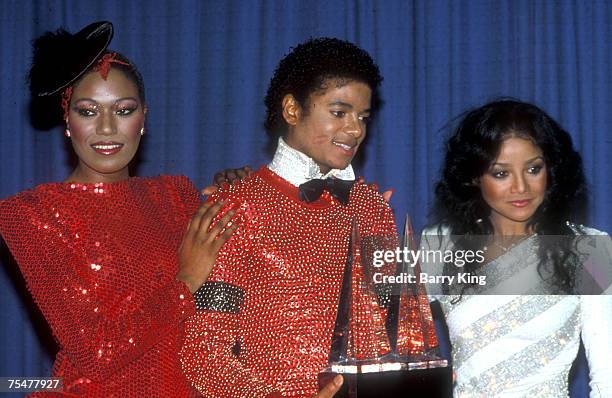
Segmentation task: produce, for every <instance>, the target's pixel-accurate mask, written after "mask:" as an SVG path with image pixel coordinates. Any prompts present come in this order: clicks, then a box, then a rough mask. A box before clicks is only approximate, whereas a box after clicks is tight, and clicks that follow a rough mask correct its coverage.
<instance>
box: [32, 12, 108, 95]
mask: <svg viewBox="0 0 612 398" xmlns="http://www.w3.org/2000/svg"><path fill="white" fill-rule="evenodd" d="M112 38H113V24H112V23H110V22H107V21H99V22H94V23H92V24H90V25H87V26H86V27H84V28H83V29H81V30H80V31H79V32H77V33H75V34H70V33H67V32H65V31H61V30H60V31H57V32H56V33H47V34H45V35H43V36H41V37H40V38H39V39H37V40H36V41H35V42H34V58H33V61H32V68H31V69H30V89H31V91H32V94H33V95H36V96H50V95H54V94H57V93H58V92H60V91H61V90H63V89H64V88H66V87H68V86H70V85H72V84H73V83H74V82H75V81H77V80H78V79H79V78H80V77H81V76H83V74H85V72H87V71H88V70H89V69H90V68H91V67H92V66H93V64H94V63H95V62H96V61H97V60H98V59H99V58H100V56H101V55H102V54H103V53H104V51H106V49H107V48H108V45H109V44H110V41H111V40H112Z"/></svg>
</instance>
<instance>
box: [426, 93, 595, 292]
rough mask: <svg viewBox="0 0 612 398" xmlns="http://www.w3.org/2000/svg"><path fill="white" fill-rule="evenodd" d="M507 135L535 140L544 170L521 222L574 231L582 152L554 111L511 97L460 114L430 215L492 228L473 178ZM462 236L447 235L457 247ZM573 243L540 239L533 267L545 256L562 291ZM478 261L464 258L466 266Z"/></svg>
mask: <svg viewBox="0 0 612 398" xmlns="http://www.w3.org/2000/svg"><path fill="white" fill-rule="evenodd" d="M509 136H517V137H522V138H526V139H529V140H531V141H532V142H533V143H534V145H536V146H538V147H539V148H540V149H541V150H542V153H543V157H544V161H545V164H546V169H547V173H548V175H547V176H548V178H547V187H546V192H545V195H544V200H543V202H542V204H541V205H540V206H539V207H538V209H537V210H536V212H535V213H534V215H533V217H532V218H531V219H530V220H529V224H528V225H529V226H531V227H532V228H533V231H534V232H535V233H537V234H538V235H554V236H562V235H566V236H572V235H575V230H574V229H573V227H572V225H570V224H568V221H572V222H577V223H581V222H583V217H584V214H585V213H584V206H585V204H586V199H587V188H586V182H585V181H586V180H585V177H584V171H583V168H582V159H581V157H580V155H579V154H578V152H576V151H575V150H574V148H573V145H572V139H571V137H570V135H569V134H568V133H567V132H566V131H565V130H564V129H563V128H562V127H561V126H560V125H559V124H558V123H557V122H556V121H555V120H554V119H552V118H551V117H550V116H549V115H547V114H546V113H545V112H544V111H543V110H541V109H540V108H538V107H537V106H535V105H532V104H529V103H525V102H521V101H517V100H514V99H502V100H497V101H494V102H490V103H488V104H485V105H483V106H481V107H479V108H476V109H473V110H471V111H468V112H466V113H465V114H464V115H463V116H462V117H461V118H460V122H459V123H458V125H457V127H456V128H455V129H454V131H453V133H452V135H451V136H450V137H449V139H448V140H447V142H446V156H445V159H444V165H443V168H442V176H441V179H440V181H439V182H438V183H437V184H436V188H435V196H436V199H435V206H434V216H435V218H436V221H437V223H438V224H439V225H445V226H447V227H448V228H449V229H450V234H451V235H453V236H470V235H490V234H492V233H493V225H492V224H491V222H490V221H489V213H490V211H491V209H490V208H489V206H488V205H487V203H486V202H485V201H484V199H483V197H482V194H481V191H480V187H479V186H478V185H477V184H475V183H474V181H477V180H478V178H480V177H481V176H482V175H483V174H485V172H487V170H488V169H489V167H490V166H491V164H492V163H493V162H494V161H495V159H496V158H497V156H498V154H499V151H500V148H501V145H502V143H503V141H504V140H505V139H506V138H508V137H509ZM468 241H469V239H467V240H462V239H459V240H458V241H457V242H453V243H454V244H456V245H458V246H459V247H460V248H461V246H466V245H469V244H468V243H466V242H468ZM573 246H574V245H573V239H541V240H540V242H539V253H538V255H539V264H538V271H539V272H540V275H542V270H543V267H545V268H548V267H550V265H551V264H552V267H553V268H552V269H551V271H552V275H553V279H554V280H551V281H550V282H551V283H553V284H554V285H555V286H556V287H557V288H559V289H560V290H561V291H564V292H569V291H571V290H572V289H573V287H574V278H573V275H574V270H573V267H574V266H575V264H576V260H577V254H576V253H575V251H574V248H573ZM477 266H478V265H477V264H471V265H468V266H467V269H466V270H467V271H472V270H475V269H476V268H477ZM451 268H454V267H451ZM470 268H472V269H470Z"/></svg>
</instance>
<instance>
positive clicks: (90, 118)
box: [66, 68, 146, 183]
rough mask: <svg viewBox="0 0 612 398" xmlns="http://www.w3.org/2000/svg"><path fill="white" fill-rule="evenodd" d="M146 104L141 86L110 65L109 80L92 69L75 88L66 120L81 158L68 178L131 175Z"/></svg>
mask: <svg viewBox="0 0 612 398" xmlns="http://www.w3.org/2000/svg"><path fill="white" fill-rule="evenodd" d="M145 113H146V107H145V106H144V104H142V103H141V100H140V98H139V96H138V88H137V87H136V85H135V84H134V83H133V82H132V81H131V80H130V79H128V78H127V77H126V76H125V75H124V74H123V72H121V71H119V70H117V69H114V68H111V70H110V72H109V74H108V77H107V79H106V80H104V79H102V77H101V76H100V74H99V73H97V72H90V73H88V74H87V75H85V77H83V78H82V79H81V80H80V81H79V82H78V83H77V84H76V85H75V86H74V88H73V92H72V98H71V102H70V111H69V114H68V119H67V120H66V124H67V126H68V128H69V130H70V133H71V140H72V147H73V148H74V151H75V152H76V155H77V156H78V158H79V162H78V165H77V167H76V169H75V170H74V171H73V172H72V174H71V175H70V177H69V178H68V181H71V182H81V183H88V182H114V181H120V180H124V179H126V178H128V177H129V172H128V165H129V163H130V161H131V160H132V159H133V158H134V155H135V154H136V150H137V149H138V144H139V143H140V131H141V129H142V128H143V127H144V121H145Z"/></svg>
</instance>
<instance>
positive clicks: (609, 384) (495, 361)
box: [421, 228, 612, 398]
mask: <svg viewBox="0 0 612 398" xmlns="http://www.w3.org/2000/svg"><path fill="white" fill-rule="evenodd" d="M437 231H438V229H437V228H432V229H429V230H426V231H424V232H423V236H422V239H421V250H446V249H452V243H451V242H450V239H449V237H448V236H445V235H442V236H432V235H437ZM442 233H444V228H443V229H442ZM588 234H589V235H595V234H600V235H601V232H599V231H596V230H592V229H590V228H589V229H588ZM537 239H538V237H537V236H535V235H534V236H532V237H530V238H528V239H525V240H524V241H522V242H520V243H519V244H518V245H516V246H515V247H513V248H512V249H510V250H508V251H507V252H506V253H504V254H503V255H501V256H499V257H497V258H496V259H495V260H493V261H491V262H490V263H488V264H486V265H485V266H484V267H482V268H480V269H479V270H478V271H479V273H480V274H483V275H486V277H487V279H486V280H487V284H486V286H482V287H481V286H477V289H478V290H479V294H472V295H471V294H464V295H463V297H462V298H461V300H459V301H457V300H456V299H457V298H458V297H459V296H458V295H456V294H454V293H457V291H453V287H452V285H451V286H450V287H449V286H448V283H447V288H446V290H445V294H443V293H442V292H443V289H442V288H441V286H440V285H429V286H428V288H429V291H430V299H431V300H438V301H439V302H440V304H441V306H442V310H443V312H444V314H445V317H446V323H447V325H448V330H449V337H450V341H451V344H452V361H453V368H454V371H455V374H456V383H455V388H454V396H455V397H487V398H488V397H538V398H546V397H550V398H559V397H567V396H569V392H568V391H569V390H568V374H569V370H570V367H571V365H572V363H573V361H574V359H575V358H576V355H577V352H578V348H579V344H580V338H581V337H582V340H583V342H584V346H585V350H586V355H587V359H588V362H589V368H590V371H589V375H590V379H591V380H590V383H589V385H590V387H591V393H590V396H591V398H594V397H612V342H611V340H612V296H611V295H609V294H608V295H589V296H587V295H584V296H577V295H548V294H546V293H547V290H546V289H545V287H544V285H543V283H542V278H541V277H540V276H539V275H538V271H537V264H538V257H537ZM603 239H605V240H607V241H608V243H609V237H604V238H603ZM611 248H612V245H609V244H606V247H605V249H604V250H605V252H606V254H605V255H606V256H607V257H608V258H610V255H611V254H612V249H611ZM423 271H424V272H427V273H428V274H430V275H434V274H437V275H443V274H444V265H443V264H440V263H438V264H434V263H431V262H430V263H426V264H423ZM517 284H518V286H521V287H522V290H520V291H517V290H516V286H517ZM497 288H500V289H501V291H502V292H503V291H504V290H505V291H510V290H513V291H514V292H515V293H524V294H513V295H510V294H495V292H493V291H488V290H490V289H495V290H496V291H497ZM480 293H482V294H480Z"/></svg>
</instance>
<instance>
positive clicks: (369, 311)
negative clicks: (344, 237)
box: [319, 218, 452, 398]
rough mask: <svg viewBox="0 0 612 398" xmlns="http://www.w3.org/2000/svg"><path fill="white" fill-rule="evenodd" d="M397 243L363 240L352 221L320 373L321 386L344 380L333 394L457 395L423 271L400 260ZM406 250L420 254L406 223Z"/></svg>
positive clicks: (380, 238)
mask: <svg viewBox="0 0 612 398" xmlns="http://www.w3.org/2000/svg"><path fill="white" fill-rule="evenodd" d="M397 243H398V242H397V236H396V235H393V236H375V237H364V238H361V237H360V236H359V233H358V231H357V228H356V225H355V224H353V229H352V232H351V241H350V245H349V255H348V259H347V263H346V266H345V269H344V275H343V280H342V287H341V292H340V300H339V304H338V313H337V316H336V323H335V326H334V331H333V335H332V344H331V350H330V354H329V360H328V366H327V367H326V368H325V369H324V370H323V371H321V372H320V373H319V388H322V387H323V386H325V385H326V384H327V383H329V382H330V381H331V380H332V379H333V378H334V377H335V376H336V375H337V374H341V375H342V376H343V378H344V383H343V385H342V388H341V390H340V391H339V392H338V393H337V394H336V395H335V397H350V398H355V397H359V398H373V397H377V398H378V397H419V398H420V397H428V398H437V397H444V398H446V397H451V396H452V382H451V369H450V367H449V366H448V363H447V361H446V360H445V359H442V358H440V357H439V355H438V341H437V337H436V333H435V327H434V323H433V319H432V315H431V310H430V307H429V300H428V298H427V293H426V291H425V288H424V287H423V286H422V285H420V284H419V283H418V280H419V279H418V278H419V274H420V266H419V265H418V264H417V263H416V262H409V261H399V262H396V261H395V253H396V250H397V248H398V245H397ZM400 249H402V248H400ZM406 250H416V247H415V244H414V236H413V230H412V226H411V224H410V221H409V220H408V218H406V223H405V228H404V252H405V251H406ZM384 251H387V252H389V251H391V252H393V254H394V256H393V260H392V261H383V259H382V258H381V255H380V254H381V253H383V252H384ZM390 257H391V256H389V257H386V258H384V260H387V259H390ZM376 259H377V260H378V261H375V260H376ZM404 260H406V259H405V258H404ZM381 263H383V264H381ZM411 275H412V276H411ZM385 281H386V282H385ZM398 282H399V283H398Z"/></svg>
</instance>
